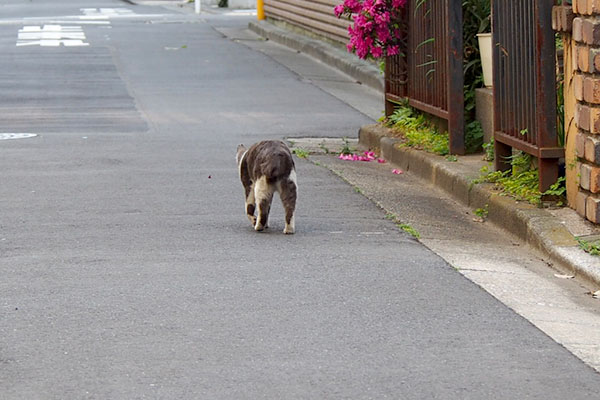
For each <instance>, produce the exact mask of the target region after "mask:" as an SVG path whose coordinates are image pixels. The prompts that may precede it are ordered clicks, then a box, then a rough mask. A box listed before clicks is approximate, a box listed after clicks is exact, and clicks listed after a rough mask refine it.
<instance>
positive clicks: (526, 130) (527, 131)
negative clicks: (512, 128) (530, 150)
mask: <svg viewBox="0 0 600 400" xmlns="http://www.w3.org/2000/svg"><path fill="white" fill-rule="evenodd" d="M519 133H520V134H521V135H522V136H525V135H527V134H528V133H529V128H525V129H521V130H520V131H519Z"/></svg>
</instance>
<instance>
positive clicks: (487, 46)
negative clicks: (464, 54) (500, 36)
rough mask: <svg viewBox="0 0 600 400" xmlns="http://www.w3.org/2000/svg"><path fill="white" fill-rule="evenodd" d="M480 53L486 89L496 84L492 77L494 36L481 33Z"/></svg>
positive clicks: (479, 35) (478, 37) (478, 36)
mask: <svg viewBox="0 0 600 400" xmlns="http://www.w3.org/2000/svg"><path fill="white" fill-rule="evenodd" d="M477 39H479V53H480V54H481V67H482V68H483V83H484V84H485V86H486V87H492V85H493V84H494V83H493V82H494V81H493V77H492V34H491V33H479V34H477Z"/></svg>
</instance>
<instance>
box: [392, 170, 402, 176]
mask: <svg viewBox="0 0 600 400" xmlns="http://www.w3.org/2000/svg"><path fill="white" fill-rule="evenodd" d="M403 173H404V172H403V171H402V170H400V169H393V170H392V174H395V175H400V174H403Z"/></svg>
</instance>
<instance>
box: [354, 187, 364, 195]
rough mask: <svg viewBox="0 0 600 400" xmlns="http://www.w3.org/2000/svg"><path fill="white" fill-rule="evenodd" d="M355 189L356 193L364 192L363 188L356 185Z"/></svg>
mask: <svg viewBox="0 0 600 400" xmlns="http://www.w3.org/2000/svg"><path fill="white" fill-rule="evenodd" d="M354 191H355V192H356V193H359V194H363V191H362V189H361V188H359V187H358V186H354Z"/></svg>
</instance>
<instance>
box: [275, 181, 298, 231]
mask: <svg viewBox="0 0 600 400" xmlns="http://www.w3.org/2000/svg"><path fill="white" fill-rule="evenodd" d="M279 195H280V196H281V203H282V204H283V209H284V210H285V228H284V229H283V233H285V234H288V235H291V234H293V233H294V232H295V231H296V222H295V217H294V214H295V212H296V197H297V196H298V186H297V184H296V172H295V171H293V170H292V173H291V174H290V176H289V177H288V179H286V180H284V181H283V182H281V183H280V188H279Z"/></svg>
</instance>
